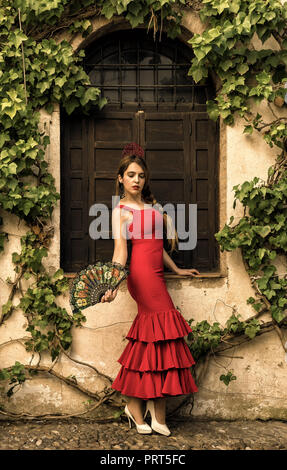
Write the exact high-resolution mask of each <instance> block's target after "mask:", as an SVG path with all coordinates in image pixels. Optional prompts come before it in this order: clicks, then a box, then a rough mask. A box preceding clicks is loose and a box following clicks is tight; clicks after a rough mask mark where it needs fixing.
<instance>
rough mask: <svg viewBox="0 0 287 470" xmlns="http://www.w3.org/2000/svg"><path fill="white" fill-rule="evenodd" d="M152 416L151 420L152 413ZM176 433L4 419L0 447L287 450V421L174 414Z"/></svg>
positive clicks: (75, 420)
mask: <svg viewBox="0 0 287 470" xmlns="http://www.w3.org/2000/svg"><path fill="white" fill-rule="evenodd" d="M147 421H148V422H149V420H148V419H147ZM168 426H169V428H170V430H171V435H170V436H168V437H166V436H162V435H160V434H158V433H156V432H154V431H153V434H151V435H144V436H143V435H140V434H138V433H137V431H136V428H135V427H134V426H133V427H132V429H129V425H128V422H127V420H126V418H125V416H122V417H121V420H120V421H119V422H109V423H104V424H103V423H101V424H99V423H97V422H95V421H94V420H93V419H86V420H84V419H82V418H81V419H80V418H69V419H53V420H52V419H41V420H37V421H34V420H33V421H28V420H23V421H15V420H13V421H11V420H10V421H5V420H1V421H0V435H1V441H0V450H8V449H14V450H24V449H31V450H32V449H34V450H67V449H69V450H75V449H77V450H103V449H105V450H110V449H115V450H116V449H118V450H120V449H122V450H128V449H141V450H145V449H148V450H216V449H220V450H279V449H280V450H287V422H283V421H274V420H269V421H260V420H256V421H241V420H240V421H238V420H237V421H199V420H197V419H194V418H191V419H189V420H188V421H187V420H184V421H179V420H175V419H170V420H169V421H168Z"/></svg>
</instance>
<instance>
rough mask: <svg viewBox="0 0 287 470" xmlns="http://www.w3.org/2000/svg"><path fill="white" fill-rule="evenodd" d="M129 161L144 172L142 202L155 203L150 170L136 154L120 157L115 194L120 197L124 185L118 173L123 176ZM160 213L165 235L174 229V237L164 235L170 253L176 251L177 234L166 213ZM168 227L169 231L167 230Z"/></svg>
mask: <svg viewBox="0 0 287 470" xmlns="http://www.w3.org/2000/svg"><path fill="white" fill-rule="evenodd" d="M131 163H137V164H138V165H139V166H140V167H141V168H142V169H143V171H144V173H145V184H144V187H143V189H142V198H143V200H144V202H146V203H147V204H152V205H155V204H157V200H156V198H155V197H154V195H153V194H152V192H151V190H150V186H149V177H150V172H149V169H148V167H147V164H146V162H145V160H144V159H143V158H142V157H139V156H137V155H125V156H123V157H122V158H121V160H120V163H119V168H118V172H117V179H116V188H115V193H116V196H120V197H122V195H123V192H124V185H123V183H120V182H119V179H118V175H120V176H121V177H122V178H123V177H124V172H125V171H126V169H127V168H128V167H129V165H130V164H131ZM160 207H161V206H160ZM162 215H163V225H164V231H165V235H167V233H172V231H174V238H168V237H166V238H167V240H168V244H169V247H170V251H169V252H170V253H172V252H173V251H174V250H176V251H178V250H177V245H178V234H177V231H176V228H175V227H174V226H173V224H172V220H171V217H170V216H169V215H168V214H166V213H163V214H162ZM168 228H169V232H167V231H168Z"/></svg>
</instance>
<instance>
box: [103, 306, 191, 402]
mask: <svg viewBox="0 0 287 470" xmlns="http://www.w3.org/2000/svg"><path fill="white" fill-rule="evenodd" d="M191 331H192V329H191V328H190V326H189V324H188V323H187V321H186V320H185V319H184V318H183V316H182V315H181V313H180V312H179V311H178V310H177V309H175V308H173V309H170V310H164V311H160V312H142V311H141V312H139V313H138V314H137V316H136V317H135V319H134V321H133V323H132V326H131V328H130V330H129V332H128V333H127V335H126V338H127V339H128V340H129V341H128V344H127V345H126V347H125V349H124V351H123V352H122V354H121V356H120V358H119V359H118V362H119V363H120V364H121V365H122V367H121V369H120V371H119V372H118V375H117V377H116V379H115V380H114V382H113V383H112V388H114V389H115V390H118V391H120V392H121V393H122V394H123V395H127V396H134V397H138V398H142V399H145V400H148V399H150V398H156V397H165V396H168V395H170V396H176V395H185V394H190V393H194V392H197V391H198V388H197V386H196V384H195V382H194V379H193V377H192V374H191V370H190V367H191V366H193V365H194V364H195V361H194V359H193V357H192V354H191V352H190V349H189V347H188V345H187V344H186V342H185V340H184V336H186V335H187V334H188V333H190V332H191Z"/></svg>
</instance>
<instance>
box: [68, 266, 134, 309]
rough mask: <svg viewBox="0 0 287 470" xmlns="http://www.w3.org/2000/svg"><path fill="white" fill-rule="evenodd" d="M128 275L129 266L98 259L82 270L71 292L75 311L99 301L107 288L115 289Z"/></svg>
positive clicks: (71, 302)
mask: <svg viewBox="0 0 287 470" xmlns="http://www.w3.org/2000/svg"><path fill="white" fill-rule="evenodd" d="M128 275H129V270H128V268H125V267H124V266H123V265H121V264H120V263H116V262H112V261H106V262H105V261H97V262H96V263H95V264H93V265H89V266H88V267H87V268H86V269H83V270H82V271H80V272H79V274H78V276H77V277H76V279H75V280H74V282H73V286H72V289H71V293H70V304H71V306H72V309H73V313H74V312H75V311H77V310H78V311H79V310H83V309H84V308H88V307H90V306H91V305H95V304H97V303H99V302H100V301H101V298H102V296H103V295H104V294H105V292H106V291H107V290H109V289H112V291H113V290H115V289H116V288H117V287H118V285H119V284H120V283H121V282H122V281H123V280H124V279H125V278H126V277H127V276H128Z"/></svg>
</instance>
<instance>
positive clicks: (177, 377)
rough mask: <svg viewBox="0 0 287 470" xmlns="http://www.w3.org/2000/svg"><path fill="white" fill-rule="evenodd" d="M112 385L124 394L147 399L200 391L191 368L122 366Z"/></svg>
mask: <svg viewBox="0 0 287 470" xmlns="http://www.w3.org/2000/svg"><path fill="white" fill-rule="evenodd" d="M112 387H113V388H114V389H115V390H119V391H120V392H121V393H122V394H123V395H127V396H135V397H138V398H142V399H145V400H148V399H151V398H159V397H165V396H168V395H169V396H176V395H187V394H190V393H194V392H197V391H198V388H197V386H196V385H195V382H194V380H193V377H192V375H191V372H190V369H189V368H184V369H176V368H174V369H168V370H166V371H162V372H138V371H134V370H130V369H126V368H125V367H123V366H122V367H121V369H120V371H119V373H118V375H117V377H116V379H115V381H114V382H113V384H112ZM131 390H132V393H131Z"/></svg>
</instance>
